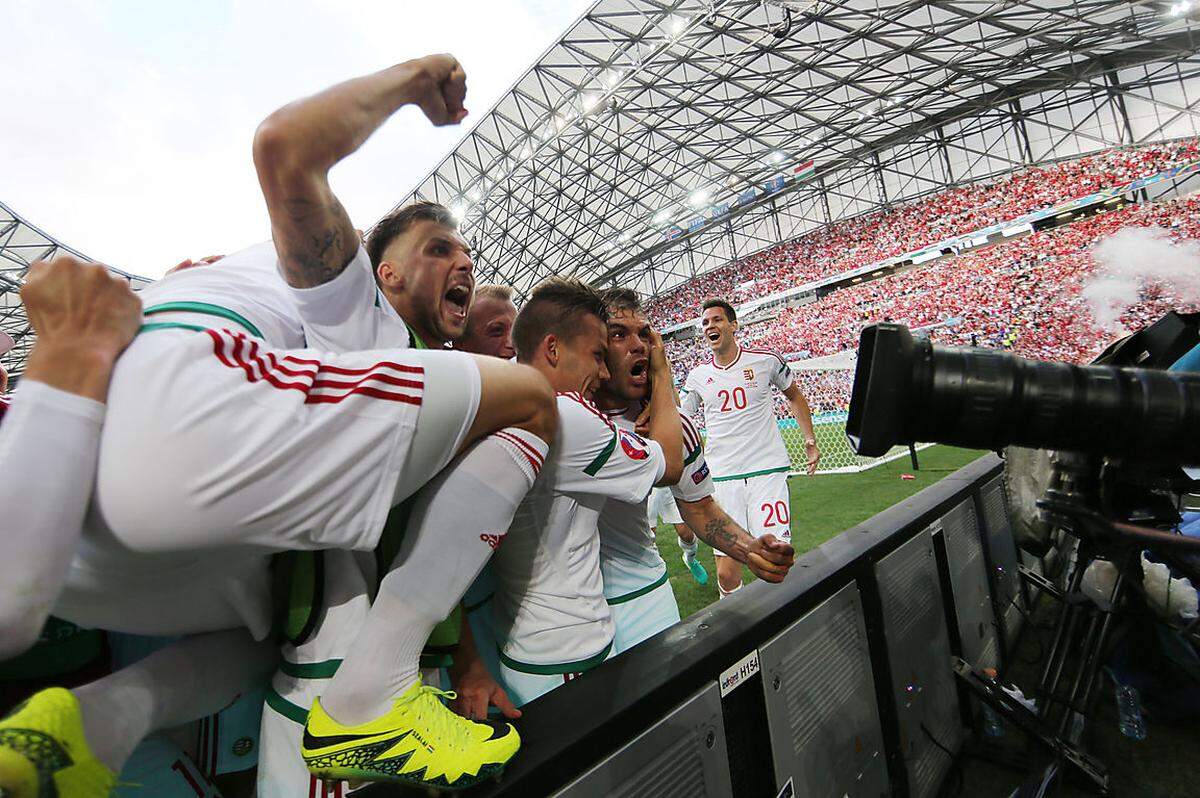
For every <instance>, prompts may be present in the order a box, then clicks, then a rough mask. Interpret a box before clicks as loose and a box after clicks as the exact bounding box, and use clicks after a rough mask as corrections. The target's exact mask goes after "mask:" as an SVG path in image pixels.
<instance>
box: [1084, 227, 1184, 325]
mask: <svg viewBox="0 0 1200 798" xmlns="http://www.w3.org/2000/svg"><path fill="white" fill-rule="evenodd" d="M1092 256H1093V257H1094V258H1095V259H1096V264H1097V265H1098V266H1099V268H1098V269H1097V270H1096V273H1095V274H1094V275H1093V276H1092V278H1091V280H1090V281H1089V282H1088V284H1087V285H1085V286H1084V288H1083V298H1084V299H1085V300H1086V301H1087V303H1088V305H1089V307H1090V308H1091V310H1092V315H1093V316H1094V317H1095V319H1096V322H1097V323H1098V324H1099V325H1100V326H1101V327H1103V328H1106V329H1115V328H1118V327H1119V325H1118V324H1117V319H1119V318H1120V316H1121V314H1122V313H1124V312H1125V309H1126V308H1128V307H1129V306H1130V305H1133V304H1134V303H1136V302H1137V301H1138V299H1139V298H1140V297H1141V292H1142V289H1143V288H1145V287H1146V286H1150V285H1155V284H1157V285H1159V286H1162V287H1164V288H1167V289H1168V290H1169V291H1170V293H1171V294H1172V295H1174V296H1175V297H1176V298H1177V299H1178V300H1179V301H1181V302H1186V303H1191V302H1197V301H1200V244H1197V243H1196V242H1194V241H1186V242H1180V243H1174V242H1172V241H1171V239H1170V237H1169V236H1168V234H1167V231H1165V230H1163V229H1162V228H1159V227H1126V228H1124V229H1123V230H1118V231H1117V232H1116V233H1114V234H1113V235H1111V236H1109V237H1108V238H1105V239H1103V240H1101V241H1100V242H1099V243H1098V244H1096V246H1095V248H1094V249H1093V250H1092Z"/></svg>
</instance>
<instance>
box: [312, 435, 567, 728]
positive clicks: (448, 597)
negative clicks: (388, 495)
mask: <svg viewBox="0 0 1200 798" xmlns="http://www.w3.org/2000/svg"><path fill="white" fill-rule="evenodd" d="M548 448H549V447H548V446H547V444H546V443H545V441H543V440H541V439H540V438H538V437H537V436H535V435H533V434H531V433H529V432H527V431H525V430H522V429H519V428H516V427H509V428H507V429H503V430H500V431H499V432H496V433H493V434H492V435H489V436H487V437H486V438H484V439H483V440H481V441H479V442H478V443H476V444H474V445H473V446H472V447H470V448H469V449H467V451H465V452H463V453H462V454H460V455H459V456H458V457H457V458H455V459H454V460H453V461H451V463H450V465H448V466H447V467H446V468H445V470H444V471H442V472H441V473H440V474H439V475H438V476H436V477H434V479H433V480H431V481H430V482H429V483H428V484H427V485H426V486H425V487H423V488H422V489H421V490H420V492H418V494H417V495H416V498H415V500H414V505H413V510H412V515H411V516H410V519H409V523H408V531H407V533H406V534H405V536H404V540H403V542H402V543H401V545H400V551H399V553H398V554H397V555H396V559H395V560H394V561H393V563H392V568H391V570H390V571H388V573H387V575H386V576H384V578H383V581H382V583H381V584H380V587H379V595H378V596H376V598H375V602H374V603H373V604H372V606H371V611H370V613H369V614H368V615H367V619H366V622H365V623H364V624H363V628H362V629H361V630H360V631H359V633H358V635H357V636H356V638H355V642H354V644H353V646H351V648H350V651H349V653H348V654H347V656H346V658H345V660H343V662H342V664H341V666H340V667H339V668H338V671H337V674H336V675H335V676H334V677H333V679H332V680H331V681H330V683H329V687H328V688H327V689H326V691H325V694H324V695H322V696H321V706H322V707H324V708H325V711H326V712H328V713H329V716H330V717H332V718H333V719H334V720H336V721H337V722H339V723H341V724H343V725H347V726H356V725H359V724H361V723H365V722H367V721H369V720H372V719H373V718H377V717H380V716H381V715H384V714H386V713H387V712H388V711H390V709H391V705H392V701H393V700H394V699H395V698H396V697H397V696H399V695H401V694H402V693H404V691H405V690H407V689H408V688H409V687H411V686H412V684H413V683H414V682H415V681H416V679H417V665H418V662H419V660H420V655H421V649H422V648H423V647H424V645H425V641H426V640H427V639H428V638H429V634H430V632H431V631H432V630H433V627H434V626H436V625H437V624H438V623H440V622H441V621H442V620H443V619H444V618H445V617H446V616H447V615H449V614H450V611H451V610H452V609H453V608H454V607H455V605H457V604H458V602H459V601H460V600H461V599H462V596H463V594H464V593H465V592H466V590H467V588H468V587H469V586H470V585H471V583H472V582H473V581H475V577H476V576H477V575H478V574H479V572H480V570H482V568H483V566H484V564H485V563H487V561H488V559H489V558H490V557H491V556H492V552H493V551H494V550H495V549H496V547H498V546H499V545H500V541H501V540H502V539H503V537H504V535H505V534H506V533H507V531H508V527H509V525H510V524H511V523H512V519H513V515H514V514H515V513H516V511H517V506H518V505H519V504H520V503H521V500H522V499H523V498H524V497H525V494H527V493H528V492H529V489H530V488H531V487H532V486H533V481H534V479H535V478H536V477H537V473H538V471H539V470H540V469H541V466H542V462H543V461H544V460H545V458H546V452H547V451H548Z"/></svg>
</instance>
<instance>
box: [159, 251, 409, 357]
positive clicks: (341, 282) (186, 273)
mask: <svg viewBox="0 0 1200 798" xmlns="http://www.w3.org/2000/svg"><path fill="white" fill-rule="evenodd" d="M138 295H139V296H140V297H141V300H142V305H143V306H144V307H145V308H146V309H147V310H153V309H155V308H162V309H165V311H166V312H164V311H160V312H155V313H152V314H151V315H150V316H149V317H148V321H150V322H157V321H171V320H172V318H173V317H172V315H171V313H181V312H182V313H192V314H200V315H201V316H209V317H210V319H209V320H208V321H207V323H208V324H209V325H211V326H212V327H215V328H221V327H225V326H228V325H227V322H226V321H222V319H225V320H227V321H233V322H235V323H237V321H238V319H239V318H240V319H243V320H245V321H246V322H249V323H250V325H252V326H253V327H254V329H252V330H250V332H252V333H253V332H255V331H257V332H258V334H259V336H260V337H261V338H262V339H263V340H265V341H266V342H267V343H269V344H271V345H273V346H276V347H282V348H285V349H316V350H320V351H325V352H355V351H360V350H367V349H391V348H397V349H400V348H407V347H408V345H409V337H408V328H407V327H405V325H404V322H403V321H402V320H401V319H400V316H399V314H397V313H396V311H395V309H394V308H393V307H392V306H391V305H390V304H389V303H388V302H387V301H385V300H384V299H383V297H382V295H381V294H380V293H379V289H378V287H377V285H376V283H375V272H374V269H373V268H372V267H371V260H370V258H369V257H368V256H367V251H366V250H365V249H364V248H363V247H362V246H361V245H360V246H359V248H358V252H357V253H356V254H355V256H354V260H352V261H351V262H350V264H349V265H347V266H346V268H345V269H344V270H343V271H342V273H341V274H339V275H338V276H337V277H336V278H334V279H333V280H330V281H329V282H327V283H325V284H324V285H319V286H317V287H315V288H292V287H291V286H289V285H288V284H287V282H286V281H285V280H284V279H283V276H282V274H281V273H280V271H279V256H278V255H277V254H276V252H275V245H274V243H272V242H271V241H266V242H264V243H262V244H256V245H254V246H252V247H248V248H246V249H243V250H241V251H240V252H235V253H234V254H232V255H227V256H226V257H224V258H222V259H221V260H219V261H217V262H216V263H213V264H210V265H207V266H195V267H193V268H190V269H184V270H183V271H179V272H175V273H174V274H168V275H167V276H166V277H164V278H162V279H161V280H158V281H156V282H154V283H152V284H151V285H148V286H146V287H145V288H144V289H142V290H141V291H140V292H139V293H138ZM222 311H223V312H222ZM193 318H195V317H193Z"/></svg>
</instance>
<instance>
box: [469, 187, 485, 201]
mask: <svg viewBox="0 0 1200 798" xmlns="http://www.w3.org/2000/svg"><path fill="white" fill-rule="evenodd" d="M481 196H483V194H482V193H481V192H480V191H479V186H475V188H473V189H471V190H470V191H468V192H467V199H469V200H470V201H471V202H479V198H480V197H481Z"/></svg>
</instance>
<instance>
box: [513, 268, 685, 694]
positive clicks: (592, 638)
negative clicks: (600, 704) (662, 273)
mask: <svg viewBox="0 0 1200 798" xmlns="http://www.w3.org/2000/svg"><path fill="white" fill-rule="evenodd" d="M606 318H607V311H606V309H605V306H604V301H603V299H602V298H601V297H600V295H599V294H598V293H597V292H596V291H595V290H594V289H592V288H590V287H588V286H587V285H585V284H583V283H581V282H579V281H576V280H558V279H551V280H547V281H546V282H544V283H542V284H541V285H539V286H538V287H537V288H536V289H534V291H533V293H532V294H531V295H530V297H529V299H528V301H527V302H526V303H525V305H524V307H522V308H521V312H520V313H519V314H518V316H517V321H516V325H515V326H514V329H513V339H514V342H515V344H516V348H517V358H518V360H519V361H520V362H522V363H528V364H530V365H532V366H533V367H534V368H536V369H537V370H538V371H539V372H541V373H542V374H544V375H545V376H546V379H548V380H549V381H550V384H551V385H552V386H553V387H554V389H555V391H556V392H557V393H558V412H559V430H558V436H557V442H556V444H555V446H554V447H553V448H552V449H551V452H550V456H549V457H548V458H547V460H546V464H545V467H544V468H543V469H542V475H541V477H540V478H539V479H538V481H537V483H536V484H535V485H534V487H533V489H532V490H531V491H530V492H529V495H528V496H526V497H525V500H524V501H523V502H522V503H521V507H520V508H519V509H518V511H517V514H516V518H515V519H514V521H513V524H512V527H511V528H510V529H509V531H508V535H507V536H506V537H504V539H503V542H501V540H499V539H497V541H496V543H497V546H498V547H499V548H498V550H497V552H496V558H495V560H493V562H492V569H493V571H494V574H495V577H496V583H497V587H496V595H495V597H494V598H493V600H492V604H493V606H494V611H495V619H496V630H495V631H496V637H497V640H499V641H500V642H501V649H500V681H501V682H502V683H503V686H504V688H505V689H506V690H507V691H508V695H509V697H511V698H512V700H513V702H514V703H516V704H517V705H518V706H520V705H522V704H525V703H528V702H529V701H532V700H533V699H534V698H537V697H538V696H539V695H542V694H543V693H546V692H548V691H550V690H552V689H553V688H555V687H557V686H558V685H561V684H563V683H564V682H566V681H568V680H570V679H573V678H575V677H577V676H579V675H580V674H581V673H583V672H584V671H587V670H589V669H591V668H592V667H595V666H596V665H598V664H599V663H601V662H603V661H604V659H605V658H606V657H607V656H608V654H609V652H610V651H611V649H612V641H613V624H612V619H611V617H610V615H609V610H608V605H607V604H606V603H605V601H604V585H603V582H602V579H601V577H600V542H599V539H598V535H597V531H596V521H597V518H598V517H599V514H600V510H601V508H602V507H603V506H604V504H605V502H606V501H608V500H611V499H614V498H615V499H621V500H624V501H630V502H637V501H641V500H643V499H645V497H646V495H647V494H648V493H649V492H650V488H651V487H653V486H654V485H655V484H658V483H662V484H664V485H669V484H674V483H675V482H678V481H679V474H680V471H681V469H682V465H683V458H682V456H681V452H682V448H683V443H682V433H681V429H680V426H679V416H678V414H677V413H675V412H674V407H675V404H674V401H673V399H672V397H671V394H670V391H669V386H670V381H671V370H670V366H669V364H668V363H667V360H666V356H665V355H664V353H663V350H662V341H661V339H658V338H656V339H655V341H654V345H653V346H652V347H651V352H650V366H649V372H650V378H651V379H652V380H653V381H654V383H655V384H656V385H658V386H660V387H662V388H663V389H662V390H661V391H660V392H659V394H658V395H657V397H656V399H655V401H656V402H657V404H656V405H655V406H654V409H655V410H656V411H657V413H656V415H655V416H654V417H652V418H651V420H650V427H649V433H648V434H649V437H650V440H644V439H642V438H641V437H639V436H638V435H635V434H633V433H631V432H625V431H622V430H618V429H616V428H615V427H614V426H613V425H612V423H611V422H610V421H609V420H608V419H607V418H606V417H605V416H604V414H603V413H601V412H600V411H599V410H598V409H597V408H596V406H595V405H594V404H592V401H591V396H592V393H593V391H594V390H595V388H596V385H597V383H598V382H599V381H600V380H602V379H604V378H605V377H607V371H606V366H605V347H606V341H607V330H606V328H605V320H606ZM663 386H666V387H663Z"/></svg>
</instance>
